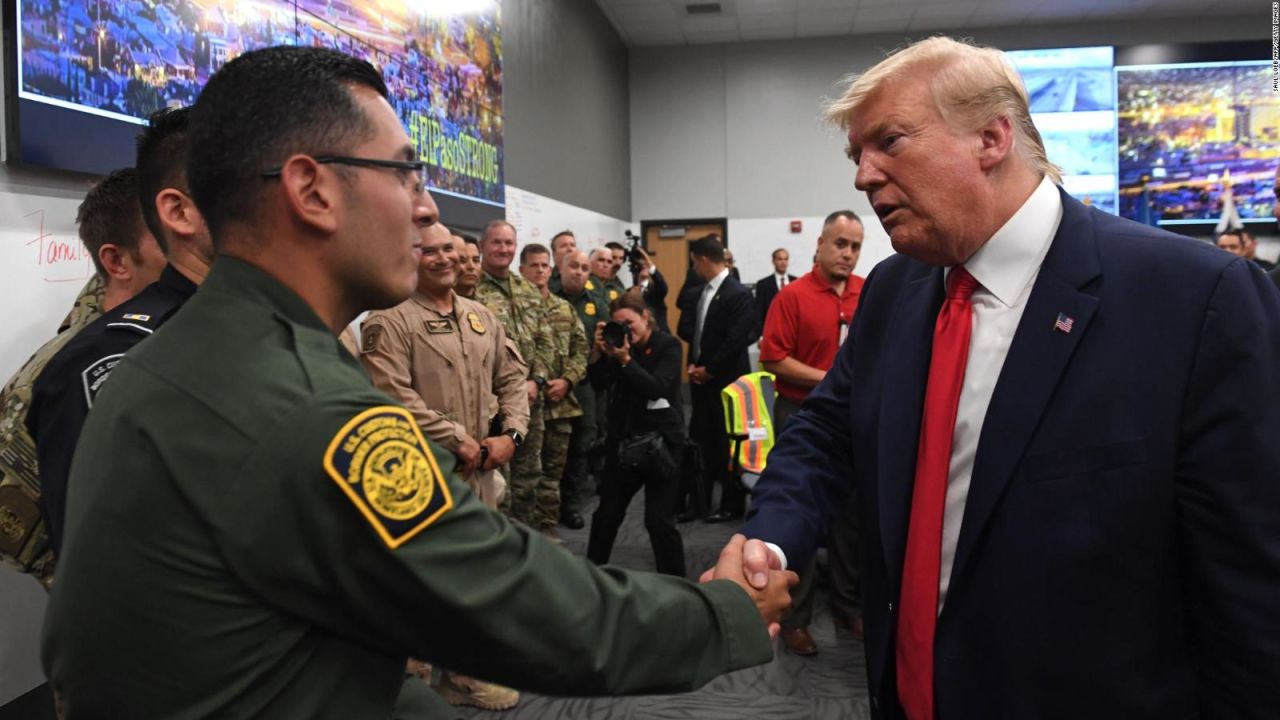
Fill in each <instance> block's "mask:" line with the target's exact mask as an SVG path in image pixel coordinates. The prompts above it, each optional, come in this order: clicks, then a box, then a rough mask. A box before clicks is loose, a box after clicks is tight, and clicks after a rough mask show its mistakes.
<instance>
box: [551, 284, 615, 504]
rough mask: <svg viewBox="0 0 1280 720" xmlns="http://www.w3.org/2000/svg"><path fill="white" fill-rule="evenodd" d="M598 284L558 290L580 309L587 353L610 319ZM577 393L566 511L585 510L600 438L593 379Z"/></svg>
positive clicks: (564, 487) (564, 484)
mask: <svg viewBox="0 0 1280 720" xmlns="http://www.w3.org/2000/svg"><path fill="white" fill-rule="evenodd" d="M596 290H597V288H596V287H595V284H594V283H593V282H592V281H590V280H588V281H587V289H585V290H583V291H582V292H581V293H579V294H577V295H570V294H569V293H567V292H565V291H564V289H563V288H562V289H561V290H560V291H559V292H558V293H557V294H558V295H559V296H560V297H561V298H563V299H564V300H565V302H567V303H569V305H570V306H572V307H573V309H574V310H575V311H576V312H577V315H578V320H579V321H580V322H581V323H582V330H583V332H584V334H585V335H586V338H587V354H588V356H589V355H590V354H591V343H592V342H593V339H594V338H595V335H596V323H598V322H602V321H604V320H607V319H608V314H607V313H608V309H607V307H605V306H604V301H603V299H602V298H601V297H600V295H599V293H597V292H596ZM573 396H574V397H575V398H576V399H577V401H578V406H579V407H581V408H582V415H581V416H579V417H576V418H574V419H573V420H572V421H571V422H572V426H573V431H572V435H571V436H570V439H569V447H568V456H567V458H566V460H565V470H564V474H563V475H561V477H560V502H561V508H562V510H563V511H564V512H566V513H567V512H570V511H572V512H581V511H582V505H583V503H584V502H585V500H586V497H587V495H588V490H589V489H590V488H589V484H590V481H589V479H588V477H587V457H588V454H589V453H590V451H591V447H592V446H593V445H594V444H595V442H596V436H597V434H598V431H597V427H598V423H599V421H598V420H597V418H600V417H601V415H600V413H599V410H598V408H597V407H596V391H595V388H593V387H591V383H587V382H583V383H578V384H575V385H574V386H573Z"/></svg>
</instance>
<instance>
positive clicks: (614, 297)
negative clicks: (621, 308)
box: [609, 289, 618, 302]
mask: <svg viewBox="0 0 1280 720" xmlns="http://www.w3.org/2000/svg"><path fill="white" fill-rule="evenodd" d="M617 299H618V291H617V290H613V289H610V290H609V302H613V301H614V300H617Z"/></svg>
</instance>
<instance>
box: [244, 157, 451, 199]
mask: <svg viewBox="0 0 1280 720" xmlns="http://www.w3.org/2000/svg"><path fill="white" fill-rule="evenodd" d="M311 159H312V160H315V161H316V162H317V163H319V164H321V165H350V166H351V167H370V168H382V169H388V170H398V171H400V172H401V173H402V175H403V177H405V178H406V179H407V178H408V177H409V176H408V175H407V173H410V172H412V173H413V175H412V177H413V191H414V192H415V193H420V192H422V191H423V190H424V189H425V188H426V187H427V164H426V163H425V162H423V161H422V160H382V159H379V158H363V157H346V156H343V155H316V156H314V157H312V158H311ZM282 172H284V166H283V165H281V166H279V167H273V168H271V169H270V170H263V171H262V177H264V178H277V177H280V173H282Z"/></svg>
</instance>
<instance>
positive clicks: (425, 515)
mask: <svg viewBox="0 0 1280 720" xmlns="http://www.w3.org/2000/svg"><path fill="white" fill-rule="evenodd" d="M324 468H325V470H327V471H328V472H329V476H330V477H332V478H333V480H334V482H336V483H338V487H340V488H342V491H343V492H344V493H346V495H347V497H348V498H350V499H351V502H352V503H354V504H355V506H356V509H357V510H359V511H360V514H361V515H364V517H365V519H366V520H368V521H369V524H370V525H372V526H373V529H374V530H375V531H376V532H377V533H378V537H380V538H382V541H383V542H385V543H386V544H387V547H389V548H391V549H392V550H394V549H396V548H398V547H400V546H401V545H403V544H404V543H405V542H407V541H408V540H409V539H410V538H412V537H413V536H414V535H417V534H418V533H419V532H422V531H423V530H424V529H426V528H427V527H428V526H429V525H431V523H433V522H435V521H436V520H437V519H439V518H440V516H442V515H444V514H445V513H446V512H448V511H449V510H450V509H451V508H453V496H451V495H450V494H449V488H448V486H447V485H446V484H445V481H444V475H443V474H441V472H440V466H439V465H437V464H436V458H435V456H434V455H433V454H432V453H431V448H430V447H428V446H427V441H426V440H425V439H424V438H423V437H422V431H421V430H420V429H419V428H418V423H417V422H415V421H414V419H413V415H411V414H410V413H409V411H408V410H405V409H404V408H401V407H394V406H392V405H381V406H379V407H373V408H369V409H368V410H365V411H364V412H361V413H360V414H359V415H356V416H355V417H353V418H351V420H349V421H348V422H347V424H346V425H343V426H342V429H341V430H339V431H338V433H337V434H336V435H334V436H333V441H332V442H330V443H329V449H328V450H327V451H326V452H325V454H324Z"/></svg>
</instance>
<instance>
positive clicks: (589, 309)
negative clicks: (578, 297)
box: [582, 303, 596, 317]
mask: <svg viewBox="0 0 1280 720" xmlns="http://www.w3.org/2000/svg"><path fill="white" fill-rule="evenodd" d="M582 312H584V313H586V314H588V315H590V316H592V317H595V314H596V304H595V303H587V306H586V307H584V308H582Z"/></svg>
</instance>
